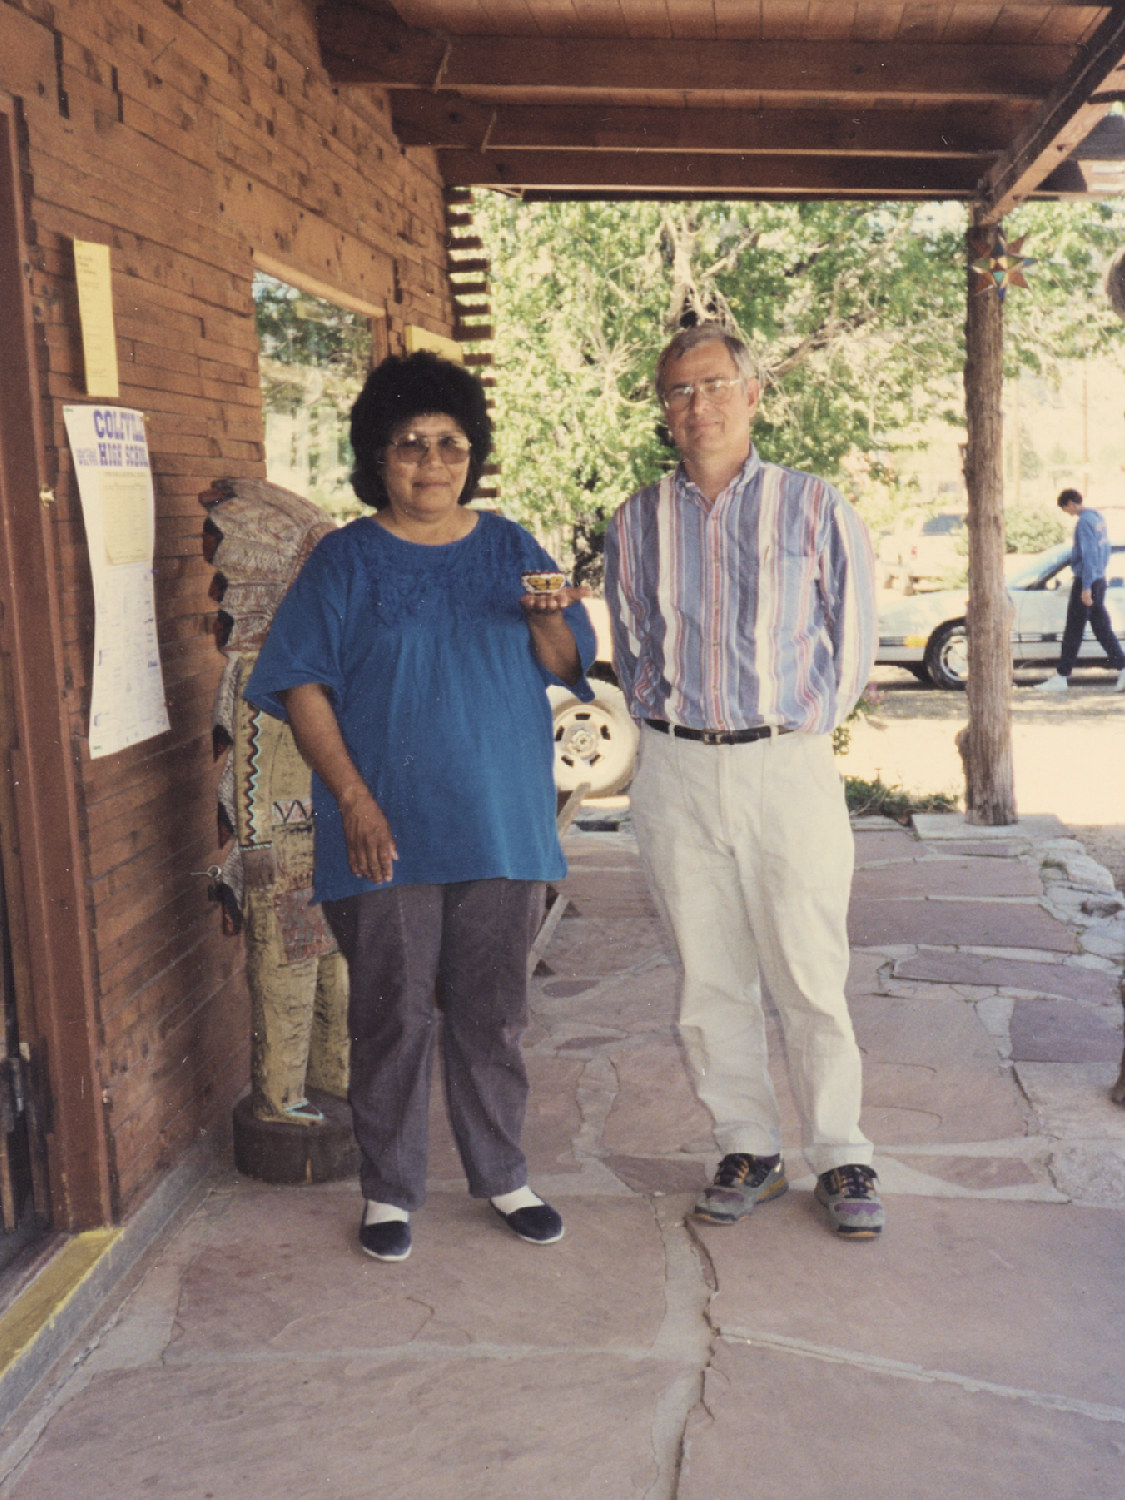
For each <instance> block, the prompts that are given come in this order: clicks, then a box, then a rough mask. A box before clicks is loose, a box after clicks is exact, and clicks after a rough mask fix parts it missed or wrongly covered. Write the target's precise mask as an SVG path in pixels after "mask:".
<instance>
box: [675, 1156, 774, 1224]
mask: <svg viewBox="0 0 1125 1500" xmlns="http://www.w3.org/2000/svg"><path fill="white" fill-rule="evenodd" d="M788 1187H789V1182H788V1179H787V1178H786V1176H785V1164H784V1162H782V1161H781V1159H780V1158H779V1159H778V1160H777V1161H776V1162H773V1161H763V1160H762V1158H761V1157H760V1156H746V1155H744V1154H743V1153H742V1152H734V1153H733V1154H732V1155H730V1156H724V1157H723V1159H722V1161H721V1162H720V1163H719V1170H718V1171H717V1172H716V1173H715V1180H714V1182H713V1183H712V1184H711V1186H710V1187H709V1188H705V1189H704V1190H703V1192H702V1194H701V1195H700V1197H699V1198H698V1199H697V1200H696V1204H695V1207H694V1209H693V1210H692V1213H693V1214H694V1215H695V1217H696V1218H697V1219H700V1220H702V1222H703V1223H704V1224H734V1223H735V1222H736V1221H737V1220H738V1219H744V1218H745V1217H746V1215H747V1214H748V1213H750V1212H751V1210H752V1209H753V1207H754V1205H755V1204H756V1203H764V1202H766V1200H767V1199H769V1198H780V1197H781V1195H782V1193H784V1192H786V1191H787V1190H788Z"/></svg>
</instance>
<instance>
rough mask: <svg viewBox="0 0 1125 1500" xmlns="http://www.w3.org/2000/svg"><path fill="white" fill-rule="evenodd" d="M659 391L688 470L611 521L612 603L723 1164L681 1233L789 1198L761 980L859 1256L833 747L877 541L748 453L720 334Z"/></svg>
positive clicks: (698, 340) (844, 839)
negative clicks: (693, 1220) (697, 1222)
mask: <svg viewBox="0 0 1125 1500" xmlns="http://www.w3.org/2000/svg"><path fill="white" fill-rule="evenodd" d="M656 388H657V395H658V396H659V398H660V402H661V405H662V407H663V411H664V416H665V420H666V422H667V425H668V428H669V430H670V432H671V435H672V438H673V440H674V441H675V443H676V446H677V447H678V449H679V451H680V464H679V466H678V467H677V468H676V470H675V472H674V473H673V474H670V475H668V476H666V477H665V478H664V479H663V480H661V481H660V482H659V483H658V484H653V485H649V486H648V487H647V488H646V489H643V490H640V491H639V492H638V493H637V494H635V495H633V496H632V498H631V499H629V500H627V501H626V502H625V504H624V505H623V506H622V507H621V509H620V510H619V511H618V512H617V514H616V515H615V516H614V517H613V520H612V521H611V523H610V526H609V530H608V533H607V536H606V600H607V603H608V605H609V609H610V614H611V618H612V621H613V642H614V656H615V661H616V667H617V675H618V678H619V680H620V683H621V686H622V689H623V690H624V692H625V695H626V698H627V700H628V702H629V707H630V711H631V713H632V714H633V716H634V718H636V719H637V720H638V722H639V724H640V726H641V739H640V749H639V752H638V766H637V771H636V775H635V776H634V780H633V786H632V793H631V800H632V814H633V824H634V828H635V830H636V834H637V840H638V844H639V846H640V851H641V857H642V860H643V862H644V865H645V870H646V873H647V875H648V878H649V882H650V885H651V887H652V890H653V894H654V896H655V898H656V901H657V905H658V906H659V908H660V911H661V914H662V916H663V918H664V920H665V923H666V925H667V926H668V928H669V930H670V932H671V934H672V936H673V937H674V940H675V945H676V948H677V951H678V956H679V959H680V963H681V967H682V971H683V972H682V987H681V995H680V1013H679V1029H680V1035H681V1038H682V1040H683V1043H684V1050H685V1053H686V1056H687V1061H688V1066H689V1069H690V1071H691V1075H692V1080H693V1083H694V1085H695V1088H696V1091H697V1093H698V1095H699V1098H700V1099H701V1101H702V1102H703V1103H704V1104H705V1105H706V1106H707V1108H708V1109H709V1110H710V1112H711V1114H712V1116H713V1118H714V1122H715V1138H716V1141H717V1143H718V1146H719V1149H720V1152H721V1153H722V1161H721V1162H720V1164H719V1168H718V1172H717V1173H716V1176H715V1180H714V1182H713V1183H712V1185H711V1186H710V1187H708V1188H707V1189H706V1190H705V1191H704V1193H703V1194H702V1196H701V1197H700V1198H699V1200H698V1202H697V1203H696V1205H695V1215H696V1217H697V1218H699V1219H701V1220H703V1221H704V1222H706V1223H710V1224H732V1223H734V1222H736V1221H737V1220H738V1219H740V1218H743V1217H745V1216H746V1215H747V1214H748V1213H750V1211H751V1210H752V1209H753V1208H754V1206H755V1204H756V1203H759V1202H762V1201H764V1200H767V1199H770V1198H773V1197H777V1196H779V1195H780V1194H781V1193H783V1192H785V1190H786V1188H787V1187H788V1182H787V1180H786V1177H785V1168H784V1165H783V1163H782V1160H781V1127H780V1117H779V1111H778V1105H777V1099H776V1097H775V1095H774V1091H773V1086H772V1084H771V1082H770V1076H769V1069H768V1057H767V1045H766V1023H765V1016H764V1012H763V1007H762V984H763V982H764V984H765V986H766V987H767V988H768V991H769V995H770V997H771V998H772V1000H773V1002H774V1004H775V1006H776V1007H777V1011H778V1014H779V1017H780V1021H781V1027H782V1031H783V1034H784V1039H785V1050H786V1054H787V1057H788V1062H789V1075H790V1082H791V1084H792V1090H793V1096H794V1099H795V1101H796V1104H797V1108H798V1111H799V1113H800V1116H801V1126H802V1135H803V1138H802V1143H801V1144H802V1146H803V1149H804V1153H805V1157H806V1159H807V1161H808V1163H809V1165H810V1166H811V1168H812V1170H813V1172H814V1173H815V1174H816V1176H817V1186H816V1195H817V1198H818V1200H819V1201H820V1202H821V1203H822V1204H823V1205H824V1207H825V1208H826V1210H827V1213H828V1217H829V1220H830V1222H831V1224H832V1226H833V1227H834V1228H835V1229H836V1231H837V1232H838V1233H840V1234H842V1235H844V1236H846V1237H848V1238H851V1239H870V1238H872V1237H873V1236H875V1235H877V1234H878V1233H879V1232H880V1231H881V1230H882V1227H883V1207H882V1204H881V1201H880V1198H879V1190H878V1186H877V1179H876V1176H875V1173H874V1171H873V1170H872V1167H871V1159H872V1154H873V1147H872V1145H871V1142H870V1141H868V1140H867V1138H866V1137H865V1136H864V1135H863V1133H862V1132H861V1130H860V1128H859V1113H860V1102H861V1092H862V1078H861V1068H860V1057H859V1049H858V1047H857V1046H856V1042H855V1037H854V1033H853V1031H852V1024H851V1018H850V1016H849V1014H848V1007H847V1001H846V999H845V997H844V982H845V980H846V978H847V972H848V939H847V925H846V919H847V909H848V899H849V894H850V888H851V876H852V864H853V844H852V835H851V828H850V825H849V821H848V813H847V808H846V805H845V803H844V797H843V788H842V785H841V782H840V778H839V776H838V774H837V772H836V768H835V765H834V762H833V756H832V742H831V731H832V730H833V728H835V726H836V725H837V724H839V723H840V722H841V721H842V720H843V719H844V718H845V717H846V716H847V714H848V713H849V712H850V711H851V709H852V707H853V706H854V704H855V702H856V700H857V699H858V697H859V695H860V693H861V692H862V690H863V687H864V685H865V683H866V682H867V677H868V673H869V672H870V670H871V666H872V663H873V661H874V658H875V647H876V643H877V636H878V624H877V614H876V606H875V585H874V564H873V559H872V553H871V545H870V542H869V540H868V536H867V533H866V530H865V529H864V526H863V523H862V522H861V521H860V520H859V518H858V517H857V516H856V514H855V512H854V511H853V510H852V509H851V507H850V506H849V505H848V504H847V502H846V501H845V500H844V499H843V497H842V496H841V495H839V494H838V493H837V491H836V490H834V489H833V488H832V486H831V485H829V484H827V483H826V482H825V481H824V480H822V479H817V478H816V477H814V476H813V475H811V474H802V473H799V472H797V471H796V470H793V469H784V468H781V467H780V466H778V465H776V464H770V463H766V462H764V461H763V460H762V458H761V457H760V456H759V454H758V453H757V452H756V450H755V449H754V447H753V444H752V441H751V435H750V429H751V423H752V420H753V417H754V413H755V410H756V409H757V405H758V398H759V394H760V391H759V384H758V381H757V379H756V378H755V375H754V370H753V365H752V361H751V357H750V353H749V350H748V349H747V348H746V346H745V345H744V344H742V343H741V342H740V341H739V340H738V339H736V338H734V337H732V336H730V335H728V334H727V333H726V332H725V331H724V330H723V329H722V328H721V327H720V325H718V324H702V325H700V326H698V327H696V328H690V329H686V330H684V331H682V332H681V333H679V334H677V335H676V337H675V338H674V339H673V340H672V342H671V343H670V344H669V345H668V347H667V348H666V349H665V350H664V352H663V354H662V355H661V356H660V359H659V361H658V363H657V368H656Z"/></svg>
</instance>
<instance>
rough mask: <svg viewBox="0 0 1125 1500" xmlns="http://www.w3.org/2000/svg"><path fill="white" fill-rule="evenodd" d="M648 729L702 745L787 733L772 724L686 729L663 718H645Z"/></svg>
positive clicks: (742, 742) (743, 741) (746, 742)
mask: <svg viewBox="0 0 1125 1500" xmlns="http://www.w3.org/2000/svg"><path fill="white" fill-rule="evenodd" d="M645 723H646V724H647V725H648V727H649V728H650V729H658V730H659V731H660V733H661V734H674V735H675V736H676V738H677V739H678V740H698V741H699V742H700V744H702V745H749V744H750V743H751V741H753V740H768V739H769V737H770V735H771V734H788V733H789V732H790V731H789V730H788V729H781V728H778V727H777V726H776V725H773V724H759V725H757V726H756V727H755V728H754V729H688V728H687V726H686V725H684V724H669V723H668V722H667V721H666V720H664V719H646V720H645Z"/></svg>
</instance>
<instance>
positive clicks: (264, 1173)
mask: <svg viewBox="0 0 1125 1500" xmlns="http://www.w3.org/2000/svg"><path fill="white" fill-rule="evenodd" d="M309 1103H310V1104H315V1105H316V1107H317V1109H319V1110H320V1112H321V1114H322V1115H323V1116H324V1119H323V1121H321V1123H320V1124H319V1125H295V1124H291V1123H290V1122H289V1121H288V1120H259V1119H257V1117H256V1116H255V1114H254V1111H253V1108H252V1107H251V1103H250V1098H249V1095H247V1097H246V1098H245V1099H240V1100H239V1102H238V1103H237V1104H236V1105H235V1107H234V1164H235V1166H236V1168H237V1169H238V1170H239V1171H240V1172H242V1173H243V1174H244V1175H245V1176H247V1177H256V1178H257V1179H258V1181H259V1182H275V1183H286V1184H290V1185H293V1186H299V1185H300V1184H301V1183H306V1182H339V1181H340V1180H341V1179H342V1178H345V1177H355V1176H356V1174H357V1173H358V1172H359V1148H358V1146H357V1145H356V1143H355V1135H354V1134H353V1132H352V1112H351V1109H350V1107H349V1106H348V1103H347V1101H346V1100H344V1099H336V1098H334V1097H333V1095H331V1094H322V1093H321V1092H320V1090H319V1089H310V1090H309Z"/></svg>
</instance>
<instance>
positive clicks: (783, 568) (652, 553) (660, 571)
mask: <svg viewBox="0 0 1125 1500" xmlns="http://www.w3.org/2000/svg"><path fill="white" fill-rule="evenodd" d="M606 602H607V604H608V606H609V611H610V616H611V619H612V623H613V647H614V661H615V664H616V669H617V676H618V680H619V681H620V683H621V687H622V689H623V691H624V693H625V696H626V699H627V700H628V704H629V710H630V712H631V713H632V714H633V716H634V718H637V719H665V720H667V721H668V722H669V723H672V724H683V725H686V726H688V727H689V728H692V729H727V730H730V729H751V728H754V727H756V726H758V725H761V724H776V725H778V726H779V727H781V728H784V729H793V730H801V731H804V732H805V733H809V734H827V733H828V732H829V731H830V730H832V729H833V728H835V726H836V725H837V724H839V723H841V722H842V721H843V719H845V718H846V717H847V715H848V713H850V711H851V709H852V708H853V706H854V705H855V702H856V700H857V698H858V697H859V695H860V693H861V692H862V691H863V688H864V686H865V685H866V683H867V680H868V676H869V674H870V671H871V667H872V664H873V662H874V659H875V648H876V644H877V640H878V615H877V610H876V602H875V567H874V559H873V556H872V550H871V542H870V539H869V538H868V535H867V530H866V528H865V526H864V524H863V522H862V521H861V520H860V519H859V517H858V516H857V515H856V513H855V511H854V510H853V509H852V507H851V506H850V505H849V504H848V503H847V501H846V500H845V499H844V498H843V496H842V495H840V494H839V492H838V491H837V490H835V489H833V487H832V486H831V485H830V484H828V483H827V482H826V481H825V480H823V479H818V478H816V477H815V476H814V475H812V474H802V473H800V472H799V471H798V470H796V469H785V468H782V467H781V466H780V465H778V464H771V463H764V462H763V461H762V459H761V458H760V457H759V456H758V453H757V451H756V450H755V449H751V452H750V456H749V457H748V458H747V460H746V463H745V464H744V465H743V467H742V469H741V470H740V472H739V473H738V474H737V475H736V476H735V478H734V479H733V480H732V481H731V482H730V484H729V485H728V486H727V487H726V489H725V490H723V492H722V494H721V495H719V497H718V498H717V499H716V500H715V501H714V503H713V504H711V505H708V504H707V501H706V499H705V497H704V496H703V494H702V493H701V492H700V490H698V489H697V488H696V486H695V485H694V484H693V483H692V482H691V480H690V479H688V477H687V475H686V473H685V472H684V468H683V465H682V464H681V465H680V466H679V467H678V468H677V469H676V471H675V473H674V474H670V475H668V476H666V477H665V478H664V479H662V480H661V481H660V482H659V483H658V484H653V485H649V486H648V487H647V488H646V489H643V490H639V491H638V492H637V493H636V494H635V495H633V496H632V497H631V498H630V499H629V500H627V501H626V502H625V504H624V505H622V506H621V508H620V510H618V511H617V513H616V515H615V516H614V517H613V519H612V521H611V522H610V525H609V529H608V531H607V534H606Z"/></svg>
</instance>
